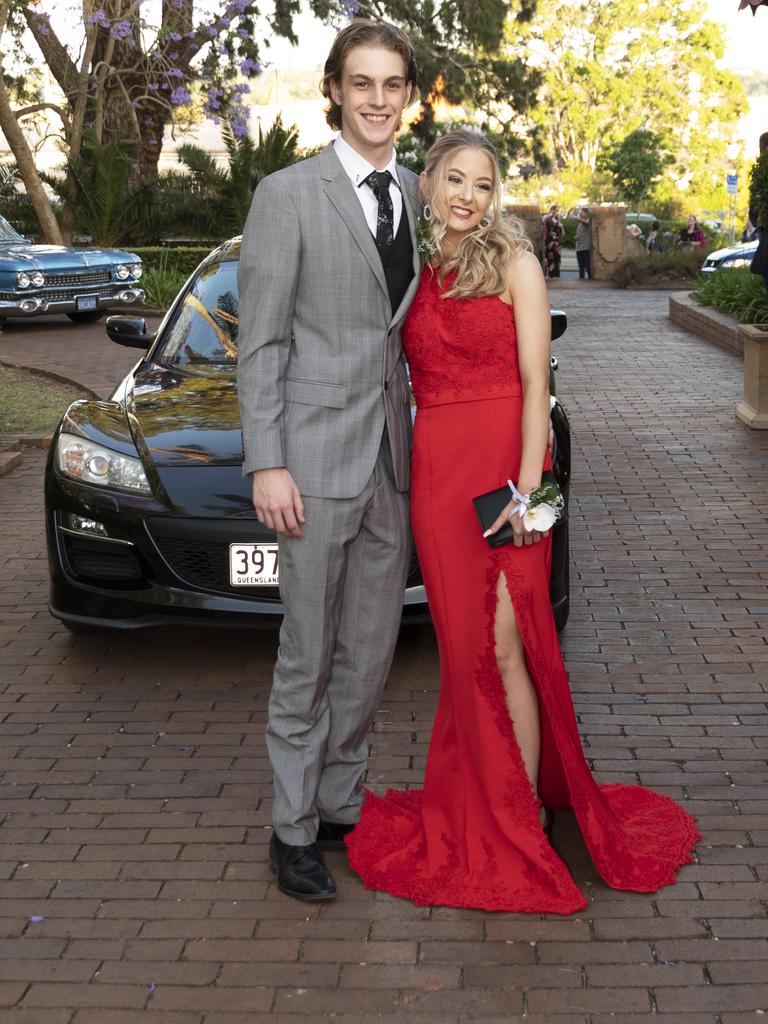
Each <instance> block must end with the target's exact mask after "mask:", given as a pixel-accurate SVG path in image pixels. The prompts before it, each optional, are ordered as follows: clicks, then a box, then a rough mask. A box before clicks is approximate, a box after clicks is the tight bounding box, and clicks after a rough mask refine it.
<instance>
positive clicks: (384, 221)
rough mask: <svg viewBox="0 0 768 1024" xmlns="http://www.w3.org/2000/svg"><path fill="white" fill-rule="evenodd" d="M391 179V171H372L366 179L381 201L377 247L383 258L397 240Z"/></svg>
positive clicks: (377, 221) (377, 223) (377, 225)
mask: <svg viewBox="0 0 768 1024" xmlns="http://www.w3.org/2000/svg"><path fill="white" fill-rule="evenodd" d="M391 180H392V175H391V174H390V173H389V171H372V172H371V173H370V174H369V175H368V177H367V178H366V179H365V181H364V184H366V185H369V186H370V188H371V190H372V192H373V194H374V195H375V196H376V199H377V200H378V203H379V213H378V216H377V218H376V248H377V249H378V250H379V255H380V256H381V257H382V258H383V257H384V256H386V254H387V252H389V250H390V248H391V247H392V243H393V242H394V240H395V211H394V207H393V206H392V196H391V195H390V194H389V183H390V181H391Z"/></svg>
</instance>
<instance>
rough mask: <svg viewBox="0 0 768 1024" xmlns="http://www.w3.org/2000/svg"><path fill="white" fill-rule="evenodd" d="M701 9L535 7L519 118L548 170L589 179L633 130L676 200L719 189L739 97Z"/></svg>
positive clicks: (630, 3)
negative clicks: (532, 97) (652, 138)
mask: <svg viewBox="0 0 768 1024" xmlns="http://www.w3.org/2000/svg"><path fill="white" fill-rule="evenodd" d="M702 10H703V7H702V5H697V4H687V3H686V4H681V3H678V2H676V0H577V2H575V3H574V2H572V0H551V2H548V3H545V4H542V5H541V6H540V9H539V13H538V14H537V16H536V17H535V19H534V20H533V21H532V22H531V23H530V25H529V26H528V27H527V30H526V35H527V47H528V59H529V61H530V62H531V63H534V64H535V65H536V66H538V67H539V69H540V71H541V73H542V76H543V84H542V88H541V91H540V93H539V97H538V102H537V103H536V105H535V106H534V107H532V108H531V111H530V114H529V117H530V121H531V123H532V125H533V126H534V127H536V128H538V129H539V130H540V131H541V132H542V133H543V135H544V136H545V139H546V143H545V145H546V149H547V152H548V155H549V157H550V159H551V161H552V163H553V165H554V167H555V168H556V169H561V168H570V169H572V168H576V167H580V166H584V167H589V168H591V169H593V170H594V169H595V168H596V166H597V162H598V157H599V156H600V153H601V152H602V151H603V149H605V148H608V147H610V146H611V145H614V144H616V143H618V142H620V141H621V140H622V139H623V138H625V137H626V136H627V135H629V134H630V133H632V132H633V131H635V130H636V129H638V128H643V129H647V130H648V131H651V132H654V133H655V134H657V135H658V136H659V137H660V139H661V142H662V145H663V147H664V149H665V150H667V151H668V152H670V153H671V154H672V155H673V156H674V158H675V175H676V178H677V181H678V183H679V191H680V192H681V193H682V192H683V191H684V190H685V191H687V192H688V193H689V194H690V193H691V192H694V193H695V192H696V191H697V190H700V189H701V190H705V189H707V188H711V187H712V185H713V183H720V182H723V181H724V177H725V172H726V171H727V170H730V167H731V162H732V156H733V154H732V153H730V154H729V146H730V145H731V144H733V143H736V139H737V137H736V130H737V122H738V119H739V117H740V115H741V114H742V113H743V111H744V110H745V109H746V98H745V93H744V87H743V85H742V83H741V82H740V81H739V80H738V79H737V78H736V76H735V75H733V74H731V73H730V72H729V71H726V70H724V69H722V68H721V67H719V66H718V62H719V60H720V58H721V57H722V56H723V53H724V43H723V40H722V33H721V31H720V28H719V26H718V25H716V24H714V23H713V22H709V21H707V20H706V18H705V15H704V14H703V13H702ZM519 31H520V30H519V26H515V27H514V29H513V31H512V32H511V40H510V43H511V46H512V47H513V49H515V50H516V51H517V50H518V48H519ZM734 148H737V147H734Z"/></svg>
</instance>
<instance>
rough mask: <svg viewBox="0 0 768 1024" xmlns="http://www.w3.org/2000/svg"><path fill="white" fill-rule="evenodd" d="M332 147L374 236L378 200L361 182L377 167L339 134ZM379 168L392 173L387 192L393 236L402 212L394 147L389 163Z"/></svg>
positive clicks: (371, 190)
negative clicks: (392, 214) (391, 214)
mask: <svg viewBox="0 0 768 1024" xmlns="http://www.w3.org/2000/svg"><path fill="white" fill-rule="evenodd" d="M333 148H334V149H335V151H336V156H337V157H338V158H339V160H341V166H342V167H343V168H344V170H345V171H346V172H347V175H348V176H349V179H350V181H351V182H352V184H353V185H354V186H355V192H357V197H358V199H359V200H360V205H361V206H362V208H363V213H364V214H365V219H366V221H367V222H368V227H369V228H370V229H371V234H372V235H373V237H374V238H375V237H376V224H377V222H378V219H379V201H378V199H377V198H376V196H375V194H374V191H373V189H372V188H371V186H370V185H364V184H363V182H364V181H365V179H366V178H367V177H368V175H369V174H370V173H371V171H377V170H378V169H379V168H378V167H374V166H373V164H370V163H368V161H367V160H366V159H365V157H364V156H360V154H359V153H358V152H357V150H356V149H353V148H352V147H351V146H350V144H349V143H348V142H347V141H346V140H345V139H343V138H342V137H341V135H337V136H336V138H335V139H334V142H333ZM381 169H382V170H383V171H389V173H390V174H391V175H392V180H391V181H390V183H389V194H390V196H391V197H392V210H393V213H394V224H393V237H394V235H396V234H397V229H398V227H399V226H400V215H401V214H402V212H403V197H402V195H401V193H400V186H399V183H398V180H397V160H396V158H395V150H394V148H393V149H392V156H391V157H390V159H389V163H388V164H387V166H386V167H382V168H381Z"/></svg>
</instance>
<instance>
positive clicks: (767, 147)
mask: <svg viewBox="0 0 768 1024" xmlns="http://www.w3.org/2000/svg"><path fill="white" fill-rule="evenodd" d="M759 147H760V156H759V157H758V159H765V153H766V152H768V132H763V134H762V135H761V136H760V141H759ZM749 219H750V221H751V222H752V224H754V225H755V227H756V229H757V249H755V255H754V256H753V257H752V262H751V264H750V265H749V269H750V270H751V271H752V273H753V274H757V275H758V276H760V277H762V279H763V284H764V285H765V290H766V291H768V224H760V223H759V218H758V216H757V211H756V210H755V201H754V199H753V198H752V196H750V197H749ZM753 237H755V236H754V235H753Z"/></svg>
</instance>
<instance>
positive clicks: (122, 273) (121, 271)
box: [115, 263, 131, 281]
mask: <svg viewBox="0 0 768 1024" xmlns="http://www.w3.org/2000/svg"><path fill="white" fill-rule="evenodd" d="M115 273H116V274H117V276H118V277H119V278H120V280H121V281H124V280H125V279H126V277H130V276H131V272H130V270H129V269H128V264H127V263H118V264H117V266H116V267H115Z"/></svg>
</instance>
